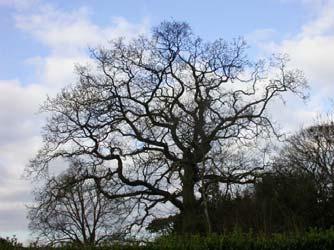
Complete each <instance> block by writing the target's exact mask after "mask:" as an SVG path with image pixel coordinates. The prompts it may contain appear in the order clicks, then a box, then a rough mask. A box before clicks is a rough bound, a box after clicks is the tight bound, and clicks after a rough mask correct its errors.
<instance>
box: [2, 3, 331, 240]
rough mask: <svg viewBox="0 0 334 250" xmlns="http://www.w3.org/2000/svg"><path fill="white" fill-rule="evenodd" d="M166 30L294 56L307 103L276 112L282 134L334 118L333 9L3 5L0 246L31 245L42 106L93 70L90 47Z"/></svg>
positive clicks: (276, 107)
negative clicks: (178, 25)
mask: <svg viewBox="0 0 334 250" xmlns="http://www.w3.org/2000/svg"><path fill="white" fill-rule="evenodd" d="M164 20H177V21H186V22H188V23H189V24H190V25H191V27H192V28H193V31H194V33H195V34H197V35H199V36H201V37H202V38H203V39H206V40H214V39H217V38H224V39H226V40H230V39H233V38H236V37H244V38H245V39H246V40H247V41H248V44H249V47H250V49H249V54H250V56H251V57H254V58H260V57H262V56H268V55H271V54H272V53H287V54H289V56H290V58H291V66H292V67H297V68H299V69H301V70H303V71H304V73H305V76H306V78H307V79H308V81H309V85H310V90H309V92H310V99H309V100H308V101H307V102H306V103H304V102H302V101H300V100H297V99H296V98H293V97H291V96H288V97H287V98H286V99H285V101H286V104H285V105H283V104H282V103H275V104H273V105H272V107H271V109H272V112H273V114H272V116H273V119H274V120H276V121H277V122H278V124H280V125H281V127H282V130H283V131H286V132H287V133H293V131H296V129H298V128H300V127H302V126H307V125H309V124H312V122H314V121H315V119H316V118H317V117H318V116H319V115H320V114H326V113H328V112H331V109H332V107H333V106H332V98H333V93H334V0H327V1H326V0H252V1H246V0H234V1H221V0H206V1H199V0H198V1H195V0H168V1H167V0H165V1H163V0H122V1H119V0H90V1H88V0H86V1H83V0H71V1H68V0H53V1H47V0H21V1H20V0H0V34H1V40H0V173H1V174H0V237H5V236H11V235H13V234H15V235H16V236H17V237H18V238H19V240H20V241H24V242H27V241H28V239H29V237H30V236H29V231H28V229H27V223H28V222H27V220H26V212H27V209H26V206H27V205H28V204H29V203H31V202H32V200H33V196H32V194H31V191H32V184H31V182H30V181H29V180H26V179H24V178H23V170H24V167H25V166H26V165H27V163H28V161H29V159H31V158H32V157H33V156H34V154H36V151H37V150H38V148H39V147H40V146H41V136H40V132H41V127H42V126H43V124H44V123H45V118H44V117H43V115H42V114H39V113H38V110H39V106H40V105H41V104H42V103H43V101H44V100H45V99H46V96H47V95H50V96H52V95H55V94H56V93H57V92H58V91H59V90H60V89H61V88H62V87H64V86H66V85H69V84H72V83H74V82H75V74H74V66H75V65H77V64H87V63H89V62H90V58H89V53H88V48H89V47H96V46H99V45H106V44H107V41H109V40H112V39H114V38H117V37H120V36H123V37H126V38H132V37H135V36H137V35H138V34H148V33H149V32H150V30H151V29H152V27H154V26H155V25H157V24H159V23H160V22H161V21H164Z"/></svg>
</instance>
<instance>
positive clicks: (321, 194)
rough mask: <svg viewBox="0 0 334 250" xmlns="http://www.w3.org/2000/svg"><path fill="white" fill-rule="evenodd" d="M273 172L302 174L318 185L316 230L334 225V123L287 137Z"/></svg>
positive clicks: (315, 126)
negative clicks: (310, 177)
mask: <svg viewBox="0 0 334 250" xmlns="http://www.w3.org/2000/svg"><path fill="white" fill-rule="evenodd" d="M274 167H275V171H277V172H285V173H304V174H308V175H309V176H312V178H313V181H314V183H316V186H317V200H318V203H319V207H318V208H317V210H318V211H319V214H320V216H319V221H318V225H317V226H318V227H330V226H332V225H333V223H334V212H333V211H334V124H333V123H331V122H319V123H318V124H316V125H313V126H310V127H308V128H306V129H302V130H301V131H299V132H298V133H296V134H295V135H293V136H291V137H290V138H288V140H287V142H286V144H285V146H284V147H283V149H282V151H281V152H280V154H279V156H278V157H277V159H276V161H275V165H274Z"/></svg>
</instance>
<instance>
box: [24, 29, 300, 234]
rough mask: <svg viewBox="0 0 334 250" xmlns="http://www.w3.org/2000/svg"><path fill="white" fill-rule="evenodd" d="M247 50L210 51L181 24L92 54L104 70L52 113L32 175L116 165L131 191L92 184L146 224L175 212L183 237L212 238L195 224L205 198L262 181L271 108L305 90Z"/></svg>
mask: <svg viewBox="0 0 334 250" xmlns="http://www.w3.org/2000/svg"><path fill="white" fill-rule="evenodd" d="M245 50H246V44H245V42H244V41H243V40H242V39H237V40H234V41H232V42H230V43H229V42H226V41H224V40H222V39H218V40H216V41H214V42H204V41H203V40H202V39H200V38H198V37H196V36H194V35H193V34H192V32H191V29H190V27H189V25H187V24H186V23H180V22H163V23H162V24H161V25H159V26H158V27H156V28H155V29H154V30H153V34H152V36H151V37H139V38H138V39H135V40H133V41H130V42H125V41H124V40H122V39H120V40H116V41H112V42H111V43H110V47H109V48H102V49H96V50H93V51H92V55H93V58H94V59H95V61H96V64H97V67H96V68H95V69H93V70H92V69H90V68H89V67H79V68H78V75H79V81H78V83H77V84H76V85H75V86H71V87H68V88H65V89H63V91H62V92H61V93H60V94H59V95H58V96H57V97H56V98H52V99H48V100H47V102H46V103H45V105H44V107H43V110H44V111H46V112H50V114H51V117H50V119H49V121H48V123H47V125H46V127H45V130H44V141H45V144H44V147H43V148H42V149H41V150H40V151H39V153H38V155H37V156H36V158H35V159H34V160H32V161H31V164H30V169H31V170H32V171H40V170H41V169H46V168H47V167H48V166H49V164H50V162H52V161H53V160H54V159H56V158H67V157H87V156H89V157H90V158H91V159H94V160H100V161H104V162H113V164H109V165H108V167H109V175H108V176H107V178H106V179H112V180H114V181H115V182H117V183H118V184H122V185H123V186H124V187H125V188H124V189H119V190H118V192H117V193H116V194H115V193H114V194H108V191H107V190H105V189H104V186H103V185H102V184H101V179H99V178H96V177H95V176H94V175H87V176H86V177H87V178H92V179H94V180H95V181H96V184H97V186H98V187H99V188H100V190H101V192H103V193H104V194H105V195H106V196H108V197H109V198H116V197H133V198H136V199H137V202H138V204H139V205H140V206H142V208H143V211H144V212H143V220H142V221H144V220H145V218H147V217H149V216H150V215H152V213H154V208H159V206H161V205H163V204H165V203H168V204H169V207H170V206H171V205H172V206H173V207H174V208H176V211H177V210H178V212H180V214H181V218H182V231H183V232H184V233H198V232H201V231H203V230H207V231H208V230H209V227H207V229H206V228H205V227H204V228H203V225H205V224H206V223H203V222H202V221H198V220H196V218H199V217H201V216H199V215H201V214H203V210H202V208H203V207H205V206H202V204H203V203H205V200H206V197H205V194H206V189H208V188H210V186H211V185H216V184H217V183H218V184H228V185H230V184H244V183H251V182H253V181H254V178H255V176H256V174H257V173H258V172H259V171H261V170H262V169H263V159H262V157H254V156H259V155H257V154H256V153H255V152H254V149H255V148H256V147H257V146H258V145H259V144H256V140H257V139H259V138H260V137H264V136H265V135H269V134H271V132H272V131H273V129H274V128H273V126H272V123H271V119H270V118H269V116H268V114H267V113H266V110H267V107H268V104H269V103H270V102H271V101H272V100H274V99H275V98H280V97H281V94H282V93H284V92H287V91H290V92H293V93H296V94H302V92H301V91H302V90H303V88H304V87H305V86H306V81H305V79H304V77H303V75H302V73H301V72H300V71H298V70H289V69H288V68H287V65H286V63H287V60H286V58H285V57H273V58H271V59H270V60H269V61H268V62H266V61H260V62H251V61H250V60H248V58H247V56H246V54H245ZM252 150H253V152H252ZM152 211H153V212H152ZM174 211H175V210H174ZM176 211H175V212H176ZM206 217H207V216H206ZM207 224H209V223H207Z"/></svg>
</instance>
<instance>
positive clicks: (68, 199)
mask: <svg viewBox="0 0 334 250" xmlns="http://www.w3.org/2000/svg"><path fill="white" fill-rule="evenodd" d="M78 165H80V164H79V163H78V162H76V163H72V165H71V167H72V168H71V169H69V171H66V172H65V173H64V174H62V175H60V176H58V177H53V178H51V179H49V180H48V181H47V183H46V184H45V185H44V186H43V187H42V188H40V189H39V190H38V191H37V192H36V193H35V203H36V204H35V205H34V206H31V207H29V214H28V218H29V220H30V223H29V229H30V230H31V231H32V232H33V233H34V234H35V235H36V236H37V237H38V239H39V241H40V242H42V243H43V244H49V245H57V244H66V243H71V244H72V243H73V244H82V245H83V244H84V245H97V244H100V243H102V242H107V241H108V242H112V241H118V240H121V239H122V238H123V237H125V235H126V227H125V225H124V222H125V219H126V216H127V215H128V214H129V207H128V206H126V205H125V204H126V202H125V201H124V200H121V199H115V200H110V199H107V198H105V197H104V196H103V194H102V193H101V192H100V191H99V190H98V189H96V186H95V183H94V182H93V181H92V180H85V179H80V177H79V176H80V171H81V168H80V167H79V166H78Z"/></svg>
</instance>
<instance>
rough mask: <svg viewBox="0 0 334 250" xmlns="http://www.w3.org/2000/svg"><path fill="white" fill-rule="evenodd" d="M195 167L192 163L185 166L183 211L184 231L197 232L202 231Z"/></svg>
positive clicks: (188, 232)
mask: <svg viewBox="0 0 334 250" xmlns="http://www.w3.org/2000/svg"><path fill="white" fill-rule="evenodd" d="M194 177H195V169H194V167H193V166H192V165H186V166H185V167H184V176H183V178H182V184H183V187H182V188H183V190H182V196H183V211H182V233H184V234H196V233H200V231H201V230H200V225H199V224H200V222H199V221H200V218H199V215H200V213H198V210H199V208H198V202H197V201H196V197H195V193H194V191H195V190H194V187H195V180H194Z"/></svg>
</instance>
